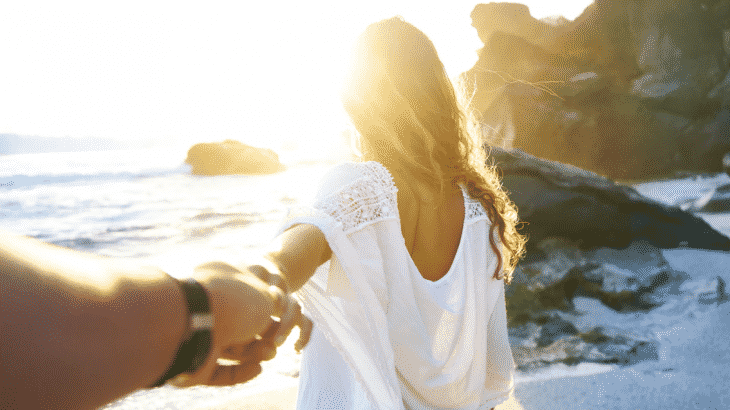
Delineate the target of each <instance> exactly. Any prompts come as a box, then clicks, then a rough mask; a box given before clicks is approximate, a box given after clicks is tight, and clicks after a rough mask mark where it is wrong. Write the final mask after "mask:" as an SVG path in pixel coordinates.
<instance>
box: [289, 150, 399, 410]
mask: <svg viewBox="0 0 730 410" xmlns="http://www.w3.org/2000/svg"><path fill="white" fill-rule="evenodd" d="M360 167H362V164H342V165H339V166H337V167H335V168H334V169H333V170H332V171H330V172H329V173H328V174H327V175H326V176H325V178H324V179H323V181H322V183H321V184H320V189H319V192H318V194H317V197H316V202H315V203H320V201H326V200H327V199H328V198H331V197H332V196H337V195H340V194H341V193H342V192H343V189H344V188H345V187H347V186H348V185H350V184H352V183H354V182H355V181H356V180H358V179H359V178H361V177H362V176H363V173H362V170H361V168H360ZM299 223H308V224H312V225H314V226H316V227H317V228H319V229H320V230H321V231H322V233H323V234H324V235H325V238H326V239H327V242H328V244H329V246H330V248H331V249H332V259H331V260H330V262H329V264H328V265H327V267H326V268H328V272H327V273H326V276H324V277H325V278H327V279H326V280H324V281H318V280H316V277H317V274H315V278H313V279H311V280H309V282H307V283H306V284H305V285H304V286H303V287H302V288H301V289H300V290H299V291H298V294H299V297H300V299H301V300H302V303H303V305H304V308H305V309H306V311H307V313H308V314H309V315H310V317H311V318H312V320H313V321H314V323H315V326H317V327H318V328H319V329H320V330H321V331H322V333H323V335H324V336H325V337H326V338H327V340H328V341H329V342H330V344H332V346H333V347H335V348H336V349H337V351H338V352H339V353H340V354H341V355H342V358H343V360H344V361H345V363H347V365H348V366H349V367H350V368H351V369H352V371H353V373H354V376H355V378H356V380H357V381H358V382H359V383H360V384H361V386H362V387H363V389H364V391H365V393H366V395H367V397H368V400H369V401H370V403H369V404H367V405H366V407H365V408H367V409H401V408H402V406H403V404H402V399H401V393H400V388H399V385H398V380H397V376H396V374H395V366H394V364H393V352H392V347H391V346H390V338H389V336H388V329H387V326H386V325H385V324H386V323H387V321H386V318H385V311H384V309H383V307H382V306H381V304H380V303H379V301H378V298H377V295H376V292H375V290H374V289H373V288H372V287H371V286H370V285H369V284H368V282H367V278H366V275H365V274H364V273H363V272H362V267H361V263H360V261H359V259H358V252H357V245H358V244H355V243H353V242H352V238H351V237H350V236H348V235H347V234H346V233H345V232H344V231H343V229H342V226H341V225H340V223H339V222H338V221H337V220H336V219H335V218H333V216H332V215H330V214H329V213H327V212H323V209H320V208H319V207H318V206H314V207H310V208H309V209H304V210H300V211H299V212H297V211H296V210H295V211H293V212H292V211H290V214H289V217H288V219H287V221H286V222H285V223H284V225H283V226H282V228H281V231H282V232H283V231H284V230H286V229H288V228H289V227H290V226H293V225H296V224H299ZM323 268H324V266H323ZM323 273H324V272H323Z"/></svg>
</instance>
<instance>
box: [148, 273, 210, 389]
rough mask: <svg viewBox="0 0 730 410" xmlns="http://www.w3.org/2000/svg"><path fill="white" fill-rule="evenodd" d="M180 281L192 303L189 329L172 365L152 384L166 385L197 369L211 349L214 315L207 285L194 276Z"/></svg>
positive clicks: (183, 290)
mask: <svg viewBox="0 0 730 410" xmlns="http://www.w3.org/2000/svg"><path fill="white" fill-rule="evenodd" d="M177 282H178V283H179V284H180V289H181V290H182V292H183V295H185V301H186V303H187V306H188V329H187V332H186V334H185V337H184V338H183V341H182V343H181V344H180V347H178V349H177V353H176V354H175V359H174V360H173V362H172V365H170V368H169V369H167V372H165V374H164V375H163V376H162V377H160V379H159V380H157V381H156V382H155V383H154V384H153V385H152V386H150V387H158V386H162V385H163V384H165V382H167V381H168V380H170V379H172V378H173V377H175V376H177V375H179V374H181V373H194V372H195V371H196V370H198V368H199V367H200V366H202V365H203V363H205V360H206V359H207V358H208V353H210V345H211V329H212V328H213V315H212V314H211V313H210V305H209V304H208V295H207V294H206V293H205V289H204V288H203V286H201V285H200V284H199V283H198V282H196V281H195V280H193V279H185V280H178V281H177Z"/></svg>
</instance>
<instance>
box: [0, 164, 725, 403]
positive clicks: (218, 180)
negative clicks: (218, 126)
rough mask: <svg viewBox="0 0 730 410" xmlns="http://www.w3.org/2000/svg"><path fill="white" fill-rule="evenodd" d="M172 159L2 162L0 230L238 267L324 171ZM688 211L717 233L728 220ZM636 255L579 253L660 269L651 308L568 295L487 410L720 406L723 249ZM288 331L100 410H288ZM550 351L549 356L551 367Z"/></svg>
mask: <svg viewBox="0 0 730 410" xmlns="http://www.w3.org/2000/svg"><path fill="white" fill-rule="evenodd" d="M181 154H182V153H181V152H168V151H154V152H153V151H134V152H131V151H129V152H106V153H73V154H72V155H70V154H62V153H54V154H27V155H26V154H24V155H9V156H5V157H4V160H3V162H1V163H0V193H1V194H2V195H1V196H0V198H2V199H1V200H0V222H2V224H3V227H4V229H7V230H10V231H11V232H14V233H18V234H22V235H28V236H32V237H35V238H37V239H40V240H43V241H46V242H50V243H54V244H58V245H61V246H66V247H70V248H73V249H78V250H82V251H86V252H93V253H97V254H100V255H107V256H118V257H128V258H134V259H138V260H140V261H143V262H145V263H150V264H154V265H156V266H160V267H162V268H163V269H164V270H165V271H167V272H169V273H170V274H173V275H175V276H179V277H183V276H186V275H187V274H188V273H189V272H190V269H192V267H194V266H196V265H197V264H199V263H202V262H206V261H210V260H223V261H228V262H231V263H241V262H245V261H246V260H247V258H248V257H249V256H251V255H256V254H257V253H259V252H260V251H261V249H262V246H264V245H265V244H266V243H268V241H269V240H270V239H272V238H273V237H274V235H275V234H276V232H277V229H278V227H279V224H280V223H281V220H282V219H283V218H284V216H285V215H286V212H287V209H288V208H290V207H295V206H299V205H306V204H308V203H309V201H310V200H311V197H312V196H313V194H314V190H315V188H316V181H318V180H319V179H320V178H321V176H322V175H323V174H324V173H325V172H326V171H327V169H329V167H331V166H332V163H331V162H328V161H309V162H301V163H287V166H288V167H289V169H288V170H287V171H285V172H281V173H278V174H272V175H258V176H246V175H226V176H218V177H197V176H193V175H190V174H189V169H188V168H187V167H186V166H185V165H183V164H181V157H182V155H181ZM19 170H23V171H19ZM729 182H730V179H729V178H728V177H727V175H724V174H716V175H709V176H695V177H687V178H678V179H671V180H663V181H653V182H648V183H644V184H641V185H636V186H635V188H636V189H637V190H638V191H639V192H640V193H642V194H643V195H645V196H647V197H649V198H652V199H654V200H657V201H660V202H663V203H666V204H670V205H683V204H688V203H691V202H692V201H693V200H696V199H698V198H703V197H705V196H706V195H707V193H708V192H709V191H711V190H712V189H715V188H717V187H719V186H724V185H726V184H728V183H729ZM695 214H696V215H698V216H701V217H702V218H704V219H705V220H706V221H707V222H708V223H710V224H711V225H712V226H713V227H715V229H717V230H718V231H720V232H722V233H723V234H725V235H726V236H729V235H730V214H728V213H723V212H714V213H695ZM643 249H644V248H642V247H638V248H637V247H634V248H631V249H629V250H627V251H617V252H614V251H612V250H604V251H597V252H594V253H592V254H590V255H591V257H593V258H599V259H600V258H602V259H600V260H599V259H594V260H599V261H600V262H601V263H602V264H603V265H604V266H608V268H607V269H606V270H605V272H608V273H611V272H613V273H612V274H617V276H616V278H618V279H620V277H621V275H624V276H627V275H634V274H643V273H646V272H648V273H647V274H651V275H655V274H657V273H658V272H659V271H658V270H657V266H658V265H657V263H658V264H660V265H661V266H659V267H660V268H661V271H666V272H670V273H671V274H672V275H670V276H671V278H675V279H672V281H673V282H671V283H670V285H671V286H667V287H657V288H656V289H655V290H654V291H653V293H649V294H647V295H648V296H650V297H652V298H654V299H652V300H655V301H656V302H657V304H656V307H654V308H652V309H649V310H640V311H616V310H613V309H610V308H608V307H607V306H605V305H603V304H601V302H600V301H598V300H596V299H593V298H590V297H585V296H580V297H576V298H574V300H573V305H574V307H573V310H572V311H570V312H562V311H557V312H555V314H556V315H557V316H559V317H560V318H561V320H568V319H570V320H571V321H572V323H573V324H574V325H575V327H576V332H578V333H576V334H573V335H567V336H566V337H563V338H560V337H562V336H560V337H559V338H558V340H556V341H555V343H554V345H555V344H557V345H558V346H560V343H561V341H565V340H569V341H570V343H573V344H572V345H571V344H567V345H565V346H567V347H566V348H564V349H563V350H557V351H549V350H545V349H543V350H544V351H541V354H543V356H541V357H540V358H539V360H537V361H535V362H534V363H538V365H537V366H532V367H530V368H529V369H527V370H526V371H518V373H517V377H516V383H515V390H514V396H513V398H512V399H511V401H510V402H508V403H504V404H502V405H501V406H499V407H498V408H499V409H544V408H558V409H594V408H598V409H624V408H626V409H653V408H665V407H671V408H697V409H715V408H717V409H721V408H730V394H728V393H727V392H726V390H725V389H724V386H725V384H726V380H728V379H730V374H729V372H728V370H727V369H728V367H729V366H728V359H727V358H726V357H725V352H727V351H728V350H730V332H729V331H728V329H729V328H730V303H727V302H726V301H725V300H722V298H719V297H718V290H719V289H724V286H725V285H724V284H725V283H728V282H730V255H728V254H727V252H718V251H706V250H698V249H689V248H678V249H664V250H659V251H657V250H656V249H654V250H652V251H651V252H652V254H651V255H652V256H651V257H649V256H648V254H641V253H637V252H643ZM568 250H570V249H568ZM571 252H572V251H571ZM622 252H623V253H622ZM586 255H588V253H584V254H583V256H586ZM644 257H646V258H645V259H642V258H644ZM626 258H628V259H626ZM665 265H666V266H665ZM663 266H664V267H663ZM665 268H666V269H665ZM647 269H648V271H646V272H643V271H644V270H647ZM642 272H643V273H642ZM659 273H660V272H659ZM619 274H620V275H619ZM616 283H618V282H616ZM607 286H608V285H607ZM611 286H613V285H611ZM616 286H618V285H616ZM597 328H601V329H604V330H605V332H604V333H602V334H603V335H608V336H610V337H611V338H612V340H614V341H615V340H619V339H621V338H623V339H622V340H625V341H624V342H622V343H614V344H611V343H608V344H605V345H591V344H590V343H588V344H585V343H581V341H580V340H579V339H580V338H579V336H580V335H586V334H590V332H591V331H593V330H595V329H597ZM296 337H297V332H296V331H295V332H293V333H292V335H291V336H290V337H289V339H288V340H287V341H286V343H285V344H284V345H283V346H282V347H281V348H279V350H278V352H277V357H276V358H275V359H273V360H271V361H269V362H265V363H263V372H262V374H261V375H260V376H258V377H257V378H256V379H254V380H252V381H250V382H249V383H245V384H240V385H236V386H230V387H217V388H214V387H195V388H188V389H176V388H173V387H169V386H164V387H161V388H156V389H149V390H140V391H137V392H134V393H132V394H130V395H129V396H127V397H124V398H122V399H120V400H118V401H116V402H114V403H112V404H110V405H108V406H106V407H105V409H107V410H131V409H140V408H144V409H169V410H175V409H259V408H260V409H293V408H294V406H295V402H296V395H297V384H298V370H299V362H300V357H301V356H299V355H297V354H296V353H295V352H294V348H293V345H294V341H295V339H296ZM531 337H532V336H530V337H527V336H525V337H523V336H520V335H517V336H515V337H514V338H512V339H511V343H512V342H513V341H514V344H513V353H514V352H516V351H518V350H519V351H521V352H523V353H524V352H528V353H529V352H531V351H534V349H533V350H530V349H527V348H525V346H527V345H529V344H530V343H532V341H534V337H533V338H531ZM551 346H552V345H551ZM637 346H638V347H642V346H644V347H646V349H647V350H646V352H648V354H645V355H643V356H642V355H641V354H633V355H632V351H631V349H633V350H636V348H637ZM528 347H529V346H528ZM549 347H550V346H549ZM520 349H521V350H520ZM571 349H572V350H571ZM596 349H598V350H596ZM601 349H603V350H601ZM622 349H623V350H622ZM546 352H547V353H546ZM614 353H615V354H614ZM634 353H636V352H634ZM551 354H553V355H556V356H555V357H554V358H553V359H551V358H550V355H551ZM611 354H613V356H611ZM561 355H563V356H561ZM566 355H567V356H566ZM622 355H623V356H622ZM617 358H618V359H617ZM619 359H620V360H619ZM624 359H625V360H624ZM534 363H533V364H534ZM528 364H529V363H528ZM533 367H534V368H533Z"/></svg>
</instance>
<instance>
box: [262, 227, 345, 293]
mask: <svg viewBox="0 0 730 410" xmlns="http://www.w3.org/2000/svg"><path fill="white" fill-rule="evenodd" d="M330 257H332V250H331V249H330V247H329V244H328V243H327V239H325V236H324V234H323V233H322V231H320V230H319V228H317V227H315V226H314V225H309V224H300V225H294V226H293V227H291V228H290V229H288V230H287V231H285V232H284V233H282V234H281V235H279V236H278V237H277V238H276V240H275V241H274V242H273V243H272V245H271V248H270V250H269V251H268V252H267V253H266V258H267V259H268V260H269V261H271V262H273V263H274V265H276V266H275V267H276V268H277V270H278V271H279V273H280V274H281V276H282V278H283V279H284V281H285V283H286V288H287V289H288V291H289V292H295V291H297V290H298V289H299V288H301V287H302V286H304V284H305V283H307V281H308V280H309V278H311V277H312V275H314V272H315V271H316V270H317V268H318V267H319V266H320V265H321V264H323V263H325V262H327V261H328V260H329V259H330Z"/></svg>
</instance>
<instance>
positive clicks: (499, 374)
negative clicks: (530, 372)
mask: <svg viewBox="0 0 730 410" xmlns="http://www.w3.org/2000/svg"><path fill="white" fill-rule="evenodd" d="M500 286H502V291H501V292H500V295H499V299H498V300H497V304H496V306H495V307H494V311H493V312H492V316H491V317H490V319H489V335H488V337H487V371H488V373H487V380H486V386H485V389H486V391H487V395H488V396H491V397H492V399H490V401H492V400H499V399H503V400H507V399H509V396H510V395H511V394H512V391H513V389H514V374H515V362H514V359H513V357H512V349H511V348H510V346H509V338H508V335H507V310H506V304H505V296H504V282H502V283H501V285H500ZM496 404H497V403H494V404H493V405H496Z"/></svg>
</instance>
